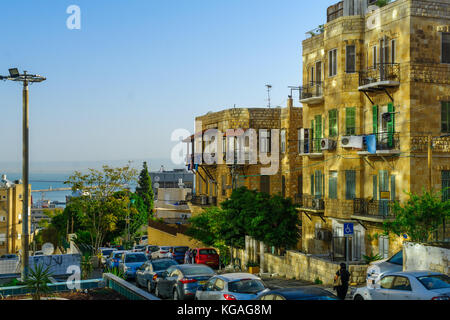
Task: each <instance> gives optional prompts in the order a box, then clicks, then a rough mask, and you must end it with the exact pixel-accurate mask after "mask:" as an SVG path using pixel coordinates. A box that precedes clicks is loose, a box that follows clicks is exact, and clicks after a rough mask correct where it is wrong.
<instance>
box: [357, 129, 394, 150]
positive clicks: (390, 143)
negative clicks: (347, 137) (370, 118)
mask: <svg viewBox="0 0 450 320" xmlns="http://www.w3.org/2000/svg"><path fill="white" fill-rule="evenodd" d="M374 135H375V143H376V151H387V150H400V134H399V133H398V132H382V133H377V134H374ZM364 141H365V143H364V151H368V145H367V140H366V139H365V140H364Z"/></svg>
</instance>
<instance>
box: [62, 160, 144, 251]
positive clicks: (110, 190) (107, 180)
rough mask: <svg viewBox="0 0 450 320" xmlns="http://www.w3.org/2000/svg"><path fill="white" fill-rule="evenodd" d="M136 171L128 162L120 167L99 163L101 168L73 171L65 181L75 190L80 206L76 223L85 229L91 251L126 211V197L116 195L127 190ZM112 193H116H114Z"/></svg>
mask: <svg viewBox="0 0 450 320" xmlns="http://www.w3.org/2000/svg"><path fill="white" fill-rule="evenodd" d="M135 176H136V170H135V169H132V168H131V167H130V165H127V166H125V167H122V168H112V167H109V166H103V170H101V171H100V170H95V169H89V173H88V174H82V173H81V172H78V171H76V172H75V173H74V174H73V175H72V176H70V177H69V179H68V180H67V181H66V182H65V183H66V184H69V185H71V187H72V191H74V192H76V191H77V192H79V193H80V194H81V196H80V197H78V199H77V200H76V201H77V202H78V205H79V209H80V216H79V220H80V225H81V227H82V228H83V230H84V231H88V232H89V236H90V239H91V246H92V248H93V251H94V252H97V251H98V248H99V247H100V246H101V245H102V244H103V243H104V240H105V236H106V235H107V234H108V232H112V231H115V230H116V228H117V222H118V221H119V219H120V217H124V216H125V215H126V213H127V212H128V211H127V210H128V202H129V199H128V196H126V195H122V196H117V195H116V194H117V193H118V192H119V191H129V186H130V183H131V182H132V181H134V180H135ZM115 195H116V196H115Z"/></svg>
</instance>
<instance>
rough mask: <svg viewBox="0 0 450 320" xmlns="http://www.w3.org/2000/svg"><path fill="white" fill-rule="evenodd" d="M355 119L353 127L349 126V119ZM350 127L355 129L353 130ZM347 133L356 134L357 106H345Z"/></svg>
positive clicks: (349, 134) (348, 134)
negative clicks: (351, 114)
mask: <svg viewBox="0 0 450 320" xmlns="http://www.w3.org/2000/svg"><path fill="white" fill-rule="evenodd" d="M349 111H351V113H353V116H352V117H349ZM350 119H353V127H349V120H350ZM349 129H353V130H352V131H351V132H350V131H349ZM345 135H347V136H352V135H356V107H347V108H345Z"/></svg>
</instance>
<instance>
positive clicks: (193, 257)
mask: <svg viewBox="0 0 450 320" xmlns="http://www.w3.org/2000/svg"><path fill="white" fill-rule="evenodd" d="M194 251H195V250H192V251H191V254H190V255H191V264H195V253H194Z"/></svg>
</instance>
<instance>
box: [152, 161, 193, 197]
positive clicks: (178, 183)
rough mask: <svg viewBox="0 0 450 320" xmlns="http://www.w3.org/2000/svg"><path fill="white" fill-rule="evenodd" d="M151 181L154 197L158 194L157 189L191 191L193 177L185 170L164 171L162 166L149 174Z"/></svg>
mask: <svg viewBox="0 0 450 320" xmlns="http://www.w3.org/2000/svg"><path fill="white" fill-rule="evenodd" d="M149 174H150V177H151V179H152V188H153V192H154V193H155V196H156V195H157V194H158V189H159V188H161V189H170V188H180V187H181V188H186V189H192V186H193V181H194V175H193V174H192V173H191V172H188V171H186V170H185V169H174V170H172V171H166V170H165V169H164V166H161V169H160V170H159V171H156V172H150V173H149Z"/></svg>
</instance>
